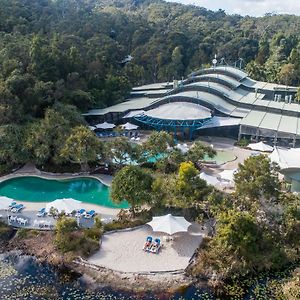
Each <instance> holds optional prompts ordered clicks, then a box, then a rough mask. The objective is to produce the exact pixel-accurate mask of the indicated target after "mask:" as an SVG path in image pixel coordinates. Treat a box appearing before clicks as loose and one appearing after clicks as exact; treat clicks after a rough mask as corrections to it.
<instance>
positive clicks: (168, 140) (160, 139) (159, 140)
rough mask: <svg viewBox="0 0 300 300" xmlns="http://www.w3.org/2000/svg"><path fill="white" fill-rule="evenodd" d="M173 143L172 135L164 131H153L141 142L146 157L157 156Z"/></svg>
mask: <svg viewBox="0 0 300 300" xmlns="http://www.w3.org/2000/svg"><path fill="white" fill-rule="evenodd" d="M173 145H174V140H173V137H172V136H171V135H170V134H169V133H167V132H165V131H153V132H152V133H151V134H150V136H149V137H148V139H147V141H146V142H145V143H144V144H143V149H144V152H145V153H146V155H147V157H157V159H159V158H158V156H160V155H162V154H164V153H166V152H167V150H168V147H169V146H173Z"/></svg>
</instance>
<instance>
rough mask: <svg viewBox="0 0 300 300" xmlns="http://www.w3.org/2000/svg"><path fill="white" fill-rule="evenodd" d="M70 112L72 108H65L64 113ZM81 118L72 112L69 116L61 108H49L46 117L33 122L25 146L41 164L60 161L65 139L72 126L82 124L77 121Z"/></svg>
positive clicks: (27, 131) (27, 132)
mask: <svg viewBox="0 0 300 300" xmlns="http://www.w3.org/2000/svg"><path fill="white" fill-rule="evenodd" d="M69 108H70V107H69ZM68 112H72V109H67V108H64V113H68ZM69 118H70V119H69ZM80 120H81V119H80V118H75V117H74V115H73V114H72V113H70V114H69V115H68V116H67V115H63V114H62V113H61V112H60V111H59V109H57V110H56V109H48V110H47V111H46V113H45V117H44V119H42V120H39V121H37V122H33V123H31V124H30V125H29V126H28V129H27V130H26V133H25V135H26V137H25V147H26V149H28V151H29V152H30V153H31V154H32V157H33V160H34V161H35V162H36V163H38V164H40V165H43V164H45V163H48V162H52V163H60V162H61V161H62V158H61V156H60V153H61V149H62V147H63V145H64V143H65V140H66V138H67V137H68V135H69V134H70V132H71V128H72V127H73V126H76V125H80V123H79V124H78V123H77V122H80Z"/></svg>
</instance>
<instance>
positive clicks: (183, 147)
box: [175, 144, 189, 154]
mask: <svg viewBox="0 0 300 300" xmlns="http://www.w3.org/2000/svg"><path fill="white" fill-rule="evenodd" d="M175 148H177V149H179V150H180V151H181V152H182V154H185V153H187V152H188V151H189V146H188V145H187V144H177V145H176V146H175Z"/></svg>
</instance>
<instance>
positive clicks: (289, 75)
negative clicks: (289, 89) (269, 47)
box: [278, 63, 297, 85]
mask: <svg viewBox="0 0 300 300" xmlns="http://www.w3.org/2000/svg"><path fill="white" fill-rule="evenodd" d="M296 78H297V74H296V70H295V66H294V65H293V64H291V63H288V64H285V65H283V66H282V67H281V70H280V72H279V74H278V79H279V82H280V83H282V84H285V85H293V84H294V83H295V80H296Z"/></svg>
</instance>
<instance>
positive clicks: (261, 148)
mask: <svg viewBox="0 0 300 300" xmlns="http://www.w3.org/2000/svg"><path fill="white" fill-rule="evenodd" d="M248 148H250V149H252V150H256V151H261V152H272V151H273V150H274V148H273V147H272V146H269V145H267V144H265V143H264V142H259V143H253V144H249V145H248Z"/></svg>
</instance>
